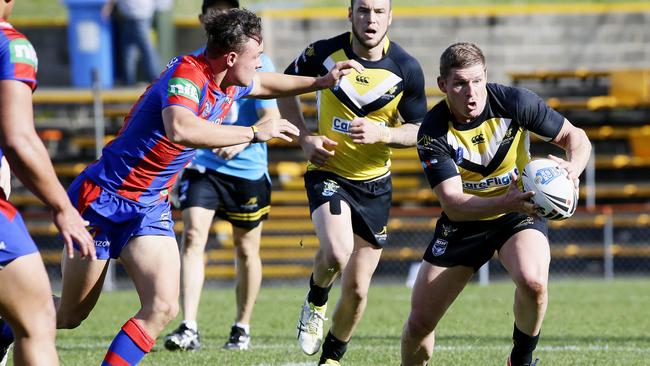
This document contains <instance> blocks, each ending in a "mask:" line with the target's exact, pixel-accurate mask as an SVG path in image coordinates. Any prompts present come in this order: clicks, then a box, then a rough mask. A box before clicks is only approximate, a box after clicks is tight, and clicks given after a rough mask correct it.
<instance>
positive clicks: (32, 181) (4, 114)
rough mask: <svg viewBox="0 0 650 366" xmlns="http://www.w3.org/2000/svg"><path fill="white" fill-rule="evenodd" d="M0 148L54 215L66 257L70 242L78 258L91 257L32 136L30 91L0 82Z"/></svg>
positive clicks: (90, 245)
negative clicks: (73, 245) (75, 249)
mask: <svg viewBox="0 0 650 366" xmlns="http://www.w3.org/2000/svg"><path fill="white" fill-rule="evenodd" d="M0 146H1V147H2V150H3V152H4V154H5V156H6V157H7V160H8V161H9V163H10V165H11V167H13V168H14V174H16V176H17V177H18V178H19V179H20V181H21V182H22V183H23V184H24V185H25V187H27V188H28V189H29V190H30V191H32V192H33V193H34V194H35V195H36V196H37V197H38V198H39V199H40V200H41V201H43V202H44V203H45V204H46V205H47V206H49V207H50V208H51V209H52V211H53V214H54V223H55V225H56V226H57V228H58V229H59V232H60V233H61V235H62V236H63V238H64V240H65V243H66V247H67V253H68V256H70V257H72V255H73V247H72V242H73V241H75V242H77V244H78V245H79V248H80V251H81V255H82V256H84V257H85V256H90V257H93V258H94V257H95V245H94V241H93V239H92V237H91V236H90V234H89V233H88V231H87V230H86V228H85V226H86V225H87V222H86V221H84V220H83V219H82V218H81V216H80V215H79V213H78V212H77V210H76V209H75V208H74V206H72V203H71V202H70V200H69V199H68V195H67V194H66V192H65V190H64V189H63V187H62V186H61V183H59V180H58V178H57V177H56V174H55V172H54V167H52V162H51V161H50V157H49V155H48V154H47V150H46V149H45V146H43V143H42V142H41V140H40V139H39V137H38V135H37V134H36V130H35V128H34V115H33V110H32V90H31V89H30V88H29V86H27V84H25V83H23V82H20V81H15V80H1V81H0Z"/></svg>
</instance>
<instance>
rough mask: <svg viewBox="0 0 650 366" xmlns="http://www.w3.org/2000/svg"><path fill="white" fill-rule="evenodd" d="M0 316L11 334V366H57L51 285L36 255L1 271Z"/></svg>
mask: <svg viewBox="0 0 650 366" xmlns="http://www.w3.org/2000/svg"><path fill="white" fill-rule="evenodd" d="M0 292H1V293H2V296H1V297H0V314H2V317H3V318H4V319H5V320H6V321H7V322H9V325H10V326H11V329H12V330H13V332H14V337H15V340H14V342H15V343H14V347H15V348H14V364H16V365H58V364H59V360H58V357H57V354H56V348H55V346H54V338H55V334H56V327H55V325H56V318H55V316H56V315H55V314H56V313H55V310H54V306H53V304H52V301H51V299H52V290H51V289H50V281H49V279H48V277H47V272H46V271H45V266H44V265H43V260H42V259H41V256H40V254H39V253H33V254H29V255H26V256H23V257H20V258H17V259H16V260H14V261H12V262H11V263H9V264H8V265H7V266H6V267H5V268H3V269H2V270H0Z"/></svg>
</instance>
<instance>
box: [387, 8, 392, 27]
mask: <svg viewBox="0 0 650 366" xmlns="http://www.w3.org/2000/svg"><path fill="white" fill-rule="evenodd" d="M391 23H393V9H390V10H389V11H388V26H389V27H390V25H391Z"/></svg>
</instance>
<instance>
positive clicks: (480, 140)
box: [472, 133, 485, 145]
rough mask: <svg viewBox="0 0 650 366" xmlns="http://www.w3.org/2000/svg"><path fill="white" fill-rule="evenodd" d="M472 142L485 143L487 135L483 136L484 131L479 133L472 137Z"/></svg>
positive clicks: (475, 143) (476, 143)
mask: <svg viewBox="0 0 650 366" xmlns="http://www.w3.org/2000/svg"><path fill="white" fill-rule="evenodd" d="M472 143H473V144H474V145H478V144H483V143H485V137H483V134H482V133H479V134H478V135H476V136H474V137H472Z"/></svg>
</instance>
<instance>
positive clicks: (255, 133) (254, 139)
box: [251, 126, 260, 143]
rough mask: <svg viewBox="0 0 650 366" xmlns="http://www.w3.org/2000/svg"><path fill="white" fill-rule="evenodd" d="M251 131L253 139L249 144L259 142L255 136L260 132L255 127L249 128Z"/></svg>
mask: <svg viewBox="0 0 650 366" xmlns="http://www.w3.org/2000/svg"><path fill="white" fill-rule="evenodd" d="M251 130H253V138H252V139H251V142H252V143H256V142H260V140H259V139H258V138H257V134H258V133H259V132H260V130H259V129H258V128H257V126H251Z"/></svg>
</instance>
